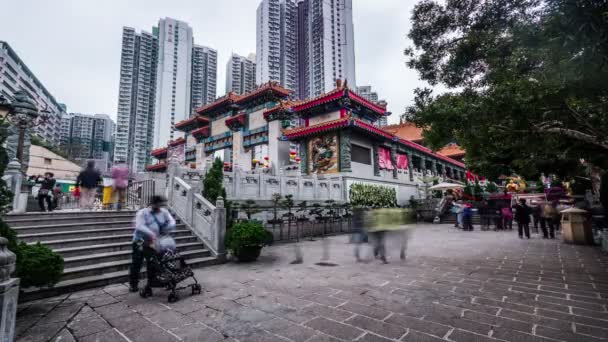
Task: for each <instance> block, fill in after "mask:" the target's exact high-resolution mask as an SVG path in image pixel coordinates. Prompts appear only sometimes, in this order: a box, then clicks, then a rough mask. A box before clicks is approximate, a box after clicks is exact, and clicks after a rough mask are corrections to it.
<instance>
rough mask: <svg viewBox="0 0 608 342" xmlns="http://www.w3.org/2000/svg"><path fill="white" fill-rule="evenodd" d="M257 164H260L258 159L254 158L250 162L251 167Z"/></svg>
mask: <svg viewBox="0 0 608 342" xmlns="http://www.w3.org/2000/svg"><path fill="white" fill-rule="evenodd" d="M259 162H260V161H259V160H258V159H256V158H253V159H252V160H251V163H252V164H253V165H258V163H259Z"/></svg>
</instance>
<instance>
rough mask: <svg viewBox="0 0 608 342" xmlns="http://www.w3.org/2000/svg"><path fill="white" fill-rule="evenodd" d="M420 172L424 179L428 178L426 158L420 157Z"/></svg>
mask: <svg viewBox="0 0 608 342" xmlns="http://www.w3.org/2000/svg"><path fill="white" fill-rule="evenodd" d="M420 172H422V177H426V158H424V157H423V156H420Z"/></svg>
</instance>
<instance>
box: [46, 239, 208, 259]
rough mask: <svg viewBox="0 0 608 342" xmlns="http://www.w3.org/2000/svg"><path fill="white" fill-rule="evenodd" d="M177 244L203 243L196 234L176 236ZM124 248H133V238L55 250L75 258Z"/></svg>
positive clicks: (183, 245) (197, 244)
mask: <svg viewBox="0 0 608 342" xmlns="http://www.w3.org/2000/svg"><path fill="white" fill-rule="evenodd" d="M174 239H175V242H176V243H177V246H178V247H180V246H182V247H189V246H196V247H199V246H200V245H201V243H200V242H198V240H197V238H196V237H195V236H194V235H184V236H174ZM124 250H131V239H128V240H127V241H124V242H116V243H102V244H98V245H86V246H79V247H68V248H57V249H55V252H57V253H59V254H61V256H62V257H63V258H64V259H65V258H73V257H77V256H82V255H89V254H97V253H111V252H118V251H124Z"/></svg>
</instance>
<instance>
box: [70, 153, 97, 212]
mask: <svg viewBox="0 0 608 342" xmlns="http://www.w3.org/2000/svg"><path fill="white" fill-rule="evenodd" d="M99 182H101V174H100V173H99V171H97V170H96V169H95V162H94V161H92V160H89V161H88V162H87V167H86V168H85V169H84V170H82V172H80V174H79V175H78V178H77V179H76V186H77V187H79V188H80V207H81V208H82V209H93V202H94V201H95V195H96V193H97V186H98V185H99Z"/></svg>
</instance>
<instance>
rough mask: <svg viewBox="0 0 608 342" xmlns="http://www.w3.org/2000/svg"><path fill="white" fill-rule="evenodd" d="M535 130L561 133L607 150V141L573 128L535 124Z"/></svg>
mask: <svg viewBox="0 0 608 342" xmlns="http://www.w3.org/2000/svg"><path fill="white" fill-rule="evenodd" d="M536 128H537V131H538V132H541V133H557V134H561V135H565V136H567V137H569V138H572V139H576V140H579V141H582V142H585V143H588V144H591V145H595V146H598V147H601V148H602V149H604V150H607V151H608V143H606V142H605V141H601V140H600V139H599V137H597V136H594V135H590V134H586V133H583V132H580V131H577V130H574V129H568V128H562V127H542V126H536Z"/></svg>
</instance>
